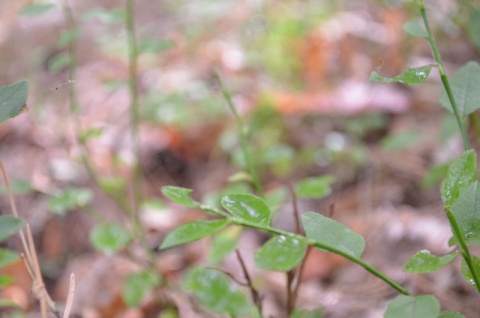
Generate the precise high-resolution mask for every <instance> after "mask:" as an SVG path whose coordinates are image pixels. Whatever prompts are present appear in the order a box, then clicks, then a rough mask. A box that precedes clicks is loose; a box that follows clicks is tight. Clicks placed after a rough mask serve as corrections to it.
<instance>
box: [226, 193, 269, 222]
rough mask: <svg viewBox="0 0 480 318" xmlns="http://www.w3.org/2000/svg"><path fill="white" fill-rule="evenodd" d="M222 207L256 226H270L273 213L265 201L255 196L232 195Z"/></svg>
mask: <svg viewBox="0 0 480 318" xmlns="http://www.w3.org/2000/svg"><path fill="white" fill-rule="evenodd" d="M221 203H222V206H223V207H224V208H225V209H226V210H227V211H228V212H230V213H231V214H232V215H234V216H236V217H238V218H240V219H242V220H244V221H247V222H251V223H255V224H259V225H264V226H270V219H271V213H270V209H269V208H268V206H267V204H266V203H265V201H264V200H263V199H261V198H259V197H256V196H254V195H253V194H230V195H227V196H224V197H223V198H222V201H221Z"/></svg>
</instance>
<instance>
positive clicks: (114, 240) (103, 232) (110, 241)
mask: <svg viewBox="0 0 480 318" xmlns="http://www.w3.org/2000/svg"><path fill="white" fill-rule="evenodd" d="M130 240H131V237H130V233H129V232H128V231H127V230H125V229H124V228H123V227H121V226H120V225H117V224H101V225H98V226H96V227H95V228H94V229H93V230H92V232H91V233H90V242H91V243H92V245H93V247H94V248H95V249H97V250H99V251H101V252H104V253H106V254H109V255H111V254H113V253H115V252H117V251H119V250H120V249H122V248H124V247H125V246H126V245H127V244H128V243H129V242H130Z"/></svg>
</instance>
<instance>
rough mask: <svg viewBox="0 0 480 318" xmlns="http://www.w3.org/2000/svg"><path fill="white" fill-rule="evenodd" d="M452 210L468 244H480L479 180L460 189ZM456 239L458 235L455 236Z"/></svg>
mask: <svg viewBox="0 0 480 318" xmlns="http://www.w3.org/2000/svg"><path fill="white" fill-rule="evenodd" d="M451 211H452V213H453V215H454V216H455V219H456V220H457V223H458V226H459V227H460V230H461V231H462V235H463V239H464V240H465V243H467V245H470V246H472V245H480V187H479V186H478V181H475V182H474V183H472V184H470V185H469V186H467V187H466V188H463V189H461V190H460V196H459V197H458V199H457V200H456V201H455V203H453V205H452V207H451ZM455 239H456V237H455Z"/></svg>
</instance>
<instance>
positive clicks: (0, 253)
mask: <svg viewBox="0 0 480 318" xmlns="http://www.w3.org/2000/svg"><path fill="white" fill-rule="evenodd" d="M18 259H19V256H18V253H17V252H15V251H12V250H7V249H5V248H0V268H1V267H3V266H6V265H8V264H11V263H13V262H15V261H16V260H18Z"/></svg>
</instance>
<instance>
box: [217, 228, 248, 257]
mask: <svg viewBox="0 0 480 318" xmlns="http://www.w3.org/2000/svg"><path fill="white" fill-rule="evenodd" d="M241 234H242V227H240V226H229V227H228V228H226V229H225V230H223V231H221V232H220V233H218V234H216V235H214V236H213V239H212V242H211V243H210V252H209V260H210V262H212V263H214V264H217V263H219V262H221V261H222V260H223V259H224V258H225V257H226V256H227V255H228V254H230V253H231V252H232V251H233V250H234V249H235V247H236V246H237V244H238V240H239V239H240V236H241Z"/></svg>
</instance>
